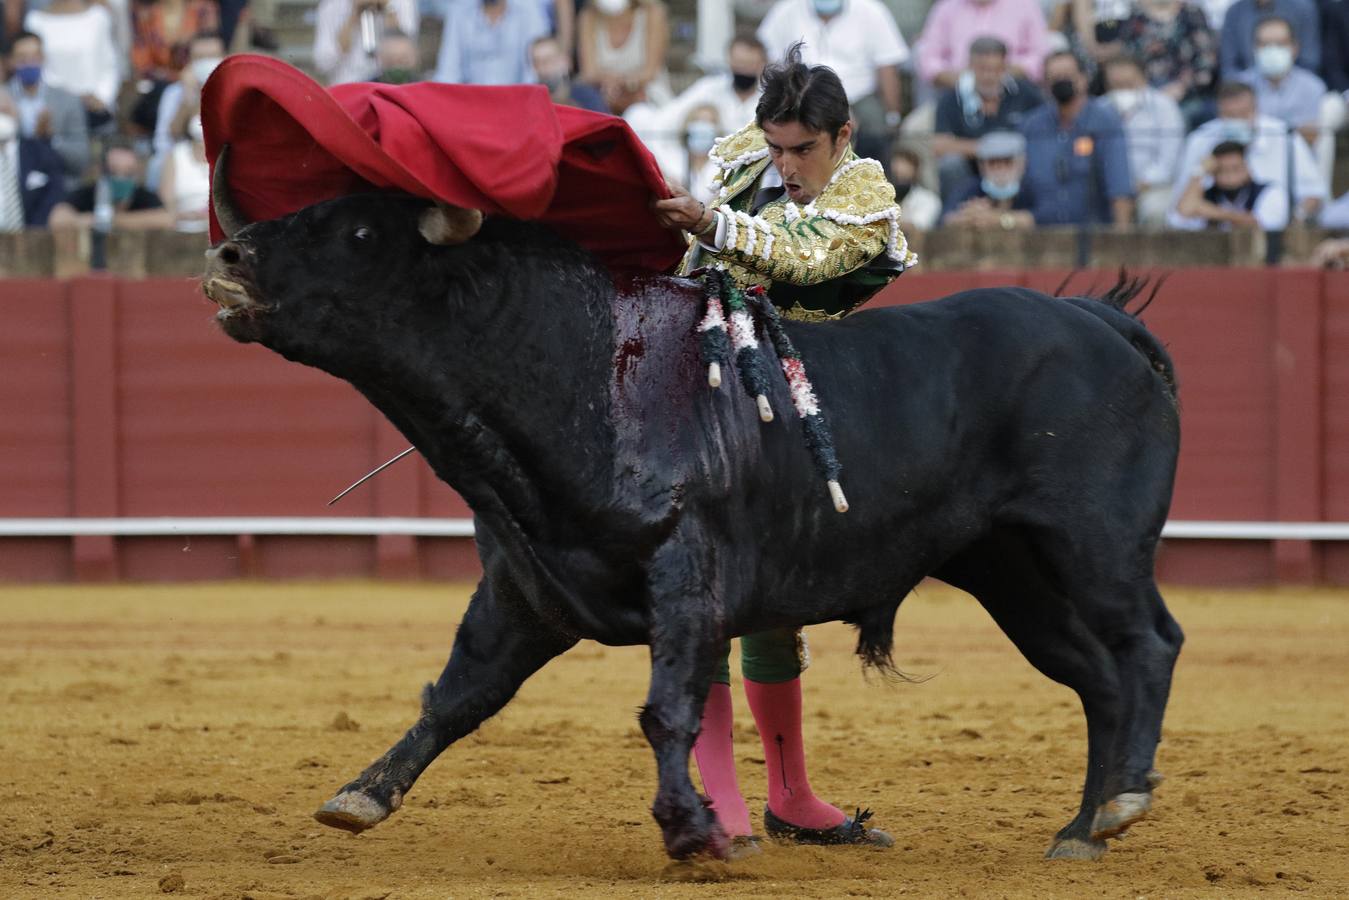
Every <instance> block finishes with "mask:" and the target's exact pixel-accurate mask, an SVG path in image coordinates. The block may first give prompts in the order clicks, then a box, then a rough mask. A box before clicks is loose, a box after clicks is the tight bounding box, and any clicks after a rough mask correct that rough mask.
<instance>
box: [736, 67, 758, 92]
mask: <svg viewBox="0 0 1349 900" xmlns="http://www.w3.org/2000/svg"><path fill="white" fill-rule="evenodd" d="M758 83H759V76H758V75H755V74H753V73H752V72H732V73H731V85H732V86H733V87H734V88H735V89H736V90H737V91H740V92H741V93H743V92H745V91H748V90H749V89H750V88H752V87H754V86H755V85H756V84H758Z"/></svg>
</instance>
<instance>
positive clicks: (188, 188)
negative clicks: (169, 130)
mask: <svg viewBox="0 0 1349 900" xmlns="http://www.w3.org/2000/svg"><path fill="white" fill-rule="evenodd" d="M159 196H160V199H161V200H162V201H163V203H164V209H165V211H166V212H168V214H169V216H170V217H171V218H172V220H173V227H174V228H175V229H177V230H178V231H183V232H189V233H200V234H205V233H206V226H207V223H208V218H207V210H208V209H209V207H210V204H211V174H210V169H209V167H208V165H207V163H206V140H205V138H204V137H203V136H202V130H201V116H193V117H192V118H190V119H188V121H187V126H186V128H184V130H183V131H182V132H180V135H179V139H178V140H177V141H176V142H175V143H174V145H173V150H172V151H171V152H170V153H169V158H168V160H167V161H165V163H164V173H163V176H162V178H161V179H160V182H159Z"/></svg>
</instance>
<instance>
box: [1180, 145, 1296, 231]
mask: <svg viewBox="0 0 1349 900" xmlns="http://www.w3.org/2000/svg"><path fill="white" fill-rule="evenodd" d="M1171 224H1172V227H1175V228H1185V229H1190V230H1197V229H1200V228H1222V229H1223V230H1231V229H1232V228H1233V227H1237V228H1259V229H1260V230H1261V231H1282V230H1283V229H1284V228H1286V227H1288V194H1287V193H1285V192H1284V191H1279V190H1270V189H1269V185H1268V184H1264V183H1263V182H1259V181H1255V180H1254V179H1253V178H1252V177H1251V170H1250V168H1249V167H1248V166H1247V165H1246V147H1245V146H1244V145H1242V144H1239V143H1237V142H1236V141H1223V142H1222V143H1221V144H1219V145H1218V146H1216V147H1214V148H1213V153H1212V154H1211V155H1210V156H1208V157H1206V158H1205V159H1204V161H1203V162H1202V163H1201V167H1200V170H1199V171H1197V172H1194V173H1192V174H1191V176H1190V179H1189V182H1188V183H1187V184H1186V186H1185V190H1184V191H1183V192H1182V193H1181V195H1180V200H1179V202H1178V203H1177V204H1176V214H1175V215H1174V216H1172V218H1171Z"/></svg>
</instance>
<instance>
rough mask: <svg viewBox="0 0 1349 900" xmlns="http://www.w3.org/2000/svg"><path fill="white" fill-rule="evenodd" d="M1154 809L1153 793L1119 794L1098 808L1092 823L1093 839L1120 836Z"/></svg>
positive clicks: (1099, 839)
mask: <svg viewBox="0 0 1349 900" xmlns="http://www.w3.org/2000/svg"><path fill="white" fill-rule="evenodd" d="M1150 809H1152V795H1151V794H1142V793H1130V794H1117V795H1115V796H1114V797H1112V798H1110V800H1109V801H1108V802H1106V803H1104V804H1102V805H1101V808H1100V809H1098V810H1096V818H1095V820H1093V821H1092V823H1091V837H1092V840H1097V841H1103V840H1105V839H1106V838H1112V837H1119V836H1120V835H1121V834H1124V832H1125V831H1127V830H1128V829H1129V826H1130V825H1132V824H1134V823H1135V822H1138V821H1139V820H1141V819H1142V818H1143V817H1145V816H1146V815H1147V814H1148V810H1150Z"/></svg>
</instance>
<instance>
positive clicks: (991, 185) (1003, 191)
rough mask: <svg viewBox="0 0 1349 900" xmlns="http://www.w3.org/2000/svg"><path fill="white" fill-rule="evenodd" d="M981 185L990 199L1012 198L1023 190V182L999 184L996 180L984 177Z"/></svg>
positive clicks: (980, 182)
mask: <svg viewBox="0 0 1349 900" xmlns="http://www.w3.org/2000/svg"><path fill="white" fill-rule="evenodd" d="M979 187H980V188H982V189H983V192H984V194H985V195H986V196H987V197H988V199H990V200H1011V199H1012V198H1013V197H1015V196H1016V194H1017V191H1019V190H1021V182H1020V181H1013V182H1011V183H1010V184H998V183H997V182H996V181H991V180H990V179H987V178H984V179H981V180H980V181H979Z"/></svg>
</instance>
